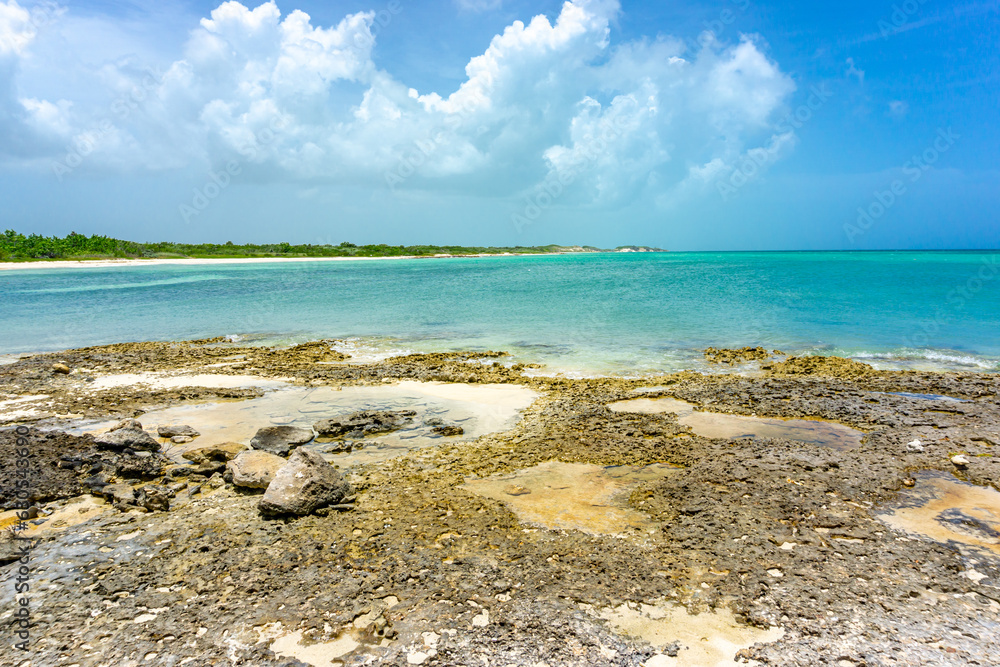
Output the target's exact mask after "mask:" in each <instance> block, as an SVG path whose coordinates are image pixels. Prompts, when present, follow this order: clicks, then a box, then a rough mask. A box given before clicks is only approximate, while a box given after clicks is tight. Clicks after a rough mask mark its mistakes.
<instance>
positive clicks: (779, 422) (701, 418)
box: [608, 398, 864, 451]
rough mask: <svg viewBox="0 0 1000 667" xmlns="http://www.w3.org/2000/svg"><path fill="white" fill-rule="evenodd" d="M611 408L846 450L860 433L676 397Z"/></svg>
mask: <svg viewBox="0 0 1000 667" xmlns="http://www.w3.org/2000/svg"><path fill="white" fill-rule="evenodd" d="M608 409H609V410H611V411H612V412H637V413H641V414H662V413H664V412H672V413H674V414H676V415H677V421H678V422H679V423H681V424H683V425H684V426H687V427H689V428H690V429H691V430H692V431H694V433H695V434H696V435H700V436H702V437H705V438H784V439H787V440H798V441H799V442H807V443H810V444H814V445H820V446H823V447H830V448H833V449H837V450H841V451H846V450H849V449H853V448H854V447H857V446H858V445H860V444H861V438H862V437H864V434H863V433H862V432H861V431H858V430H856V429H853V428H851V427H849V426H844V425H843V424H837V423H836V422H828V421H822V420H818V419H815V420H814V419H776V418H771V417H747V416H745V415H728V414H722V413H718V412H699V411H696V410H695V406H694V405H693V404H692V403H688V402H687V401H681V400H678V399H676V398H634V399H631V400H627V401H618V402H617V403H612V404H610V405H609V406H608Z"/></svg>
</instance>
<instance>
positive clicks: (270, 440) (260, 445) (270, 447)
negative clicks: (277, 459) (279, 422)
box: [250, 426, 313, 456]
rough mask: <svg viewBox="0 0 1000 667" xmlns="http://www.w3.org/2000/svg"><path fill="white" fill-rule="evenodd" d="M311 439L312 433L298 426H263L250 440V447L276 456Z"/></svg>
mask: <svg viewBox="0 0 1000 667" xmlns="http://www.w3.org/2000/svg"><path fill="white" fill-rule="evenodd" d="M312 439H313V432H312V431H311V430H310V429H307V428H301V427H298V426H265V427H264V428H262V429H260V430H258V431H257V434H256V435H254V437H253V439H251V440H250V447H252V448H253V449H259V450H261V451H264V452H270V453H271V454H277V455H278V456H288V453H289V452H290V451H292V449H294V448H295V447H298V446H299V445H304V444H306V443H307V442H309V441H310V440H312Z"/></svg>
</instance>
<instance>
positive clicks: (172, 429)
mask: <svg viewBox="0 0 1000 667" xmlns="http://www.w3.org/2000/svg"><path fill="white" fill-rule="evenodd" d="M156 434H157V435H159V436H160V437H161V438H173V437H175V436H179V435H180V436H187V437H189V438H197V437H198V436H199V435H201V433H198V431H196V430H194V429H193V428H191V427H190V426H188V425H187V424H172V425H169V426H160V427H159V428H157V429H156Z"/></svg>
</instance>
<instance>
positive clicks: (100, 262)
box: [0, 252, 576, 271]
mask: <svg viewBox="0 0 1000 667" xmlns="http://www.w3.org/2000/svg"><path fill="white" fill-rule="evenodd" d="M567 254H576V253H568V252H565V253H564V252H540V253H511V252H505V253H489V254H487V253H481V254H477V255H419V256H418V255H400V256H399V257H220V258H218V259H206V258H198V259H180V258H178V259H93V260H64V261H62V260H43V261H38V262H0V271H16V270H21V269H101V268H108V267H112V266H156V265H162V264H187V265H197V264H259V263H264V262H355V261H366V260H382V259H427V258H436V259H460V258H462V257H515V256H517V257H521V256H528V255H530V256H536V255H567Z"/></svg>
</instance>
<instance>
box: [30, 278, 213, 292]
mask: <svg viewBox="0 0 1000 667" xmlns="http://www.w3.org/2000/svg"><path fill="white" fill-rule="evenodd" d="M212 280H230V278H227V277H226V276H219V275H207V276H189V277H186V278H164V279H163V280H147V281H145V282H141V283H118V284H114V285H75V286H73V287H47V288H44V289H32V290H21V291H20V292H18V294H65V293H68V292H98V291H103V290H119V289H137V288H141V287H160V286H163V285H181V284H184V283H201V282H206V281H212Z"/></svg>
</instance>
